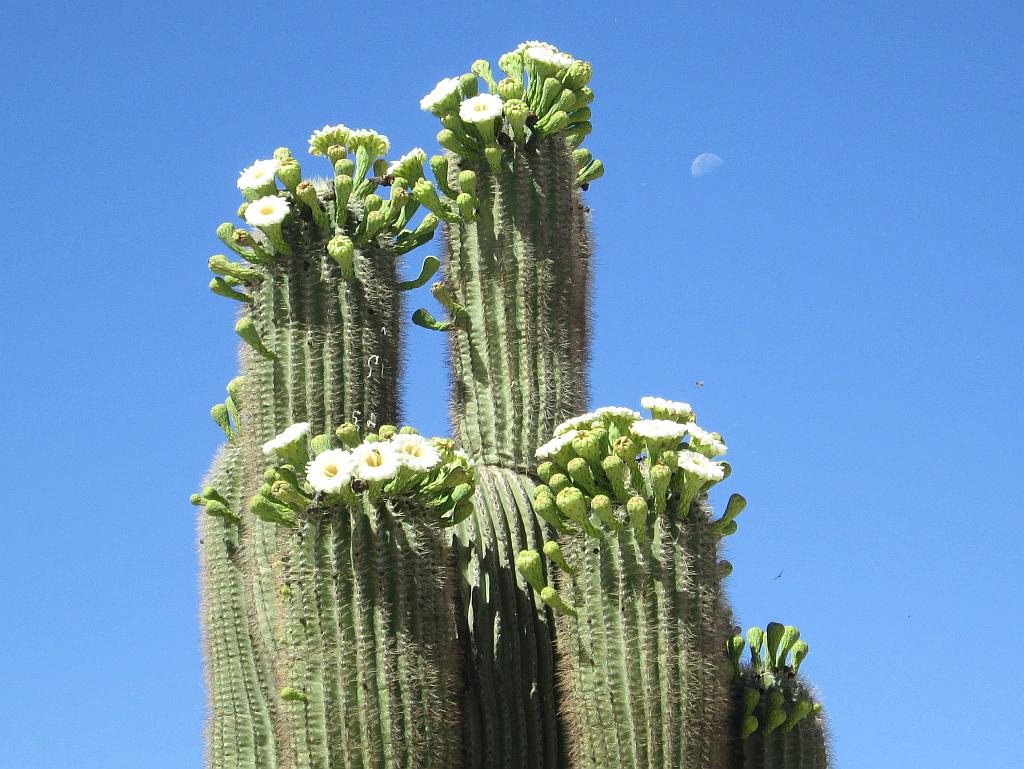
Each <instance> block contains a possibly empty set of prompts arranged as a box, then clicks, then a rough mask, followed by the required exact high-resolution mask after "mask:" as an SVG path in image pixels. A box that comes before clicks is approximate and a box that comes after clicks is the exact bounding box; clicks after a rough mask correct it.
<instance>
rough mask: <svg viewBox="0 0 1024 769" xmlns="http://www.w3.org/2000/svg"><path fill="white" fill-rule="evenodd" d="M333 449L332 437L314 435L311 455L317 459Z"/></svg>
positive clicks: (322, 434)
mask: <svg viewBox="0 0 1024 769" xmlns="http://www.w3.org/2000/svg"><path fill="white" fill-rule="evenodd" d="M331 447H332V444H331V437H330V436H329V435H327V434H325V433H321V434H320V435H314V436H313V438H312V439H311V440H310V442H309V453H310V454H311V455H312V456H314V457H315V456H317V455H318V454H323V453H324V452H325V451H327V449H329V448H331Z"/></svg>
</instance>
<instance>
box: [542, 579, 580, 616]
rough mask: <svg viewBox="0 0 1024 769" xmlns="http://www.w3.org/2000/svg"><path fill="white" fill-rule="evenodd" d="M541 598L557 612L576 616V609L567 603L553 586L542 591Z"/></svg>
mask: <svg viewBox="0 0 1024 769" xmlns="http://www.w3.org/2000/svg"><path fill="white" fill-rule="evenodd" d="M540 600H542V601H543V602H544V603H545V604H547V605H548V606H550V607H551V608H552V609H554V610H555V611H557V612H560V613H562V614H570V615H572V616H573V617H575V616H576V609H574V608H573V607H571V606H569V605H568V604H567V603H565V602H564V601H563V600H562V599H561V598H560V597H559V595H558V593H557V592H556V591H555V589H554V588H553V587H550V586H548V587H546V588H544V589H543V590H541V591H540Z"/></svg>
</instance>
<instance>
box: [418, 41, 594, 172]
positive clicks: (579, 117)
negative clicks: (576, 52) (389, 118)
mask: <svg viewBox="0 0 1024 769" xmlns="http://www.w3.org/2000/svg"><path fill="white" fill-rule="evenodd" d="M498 64H499V65H500V67H501V69H502V70H503V72H504V73H505V74H506V77H504V78H503V79H501V80H500V81H499V80H496V79H495V77H494V74H493V72H492V70H491V65H490V64H489V63H488V62H487V61H484V60H483V59H480V60H477V61H476V62H474V63H473V66H472V67H471V72H469V73H467V74H465V75H461V76H460V77H447V78H445V79H444V80H442V81H441V82H440V83H438V84H437V85H436V86H435V87H434V90H432V91H431V92H430V93H428V94H427V95H426V96H424V97H423V99H421V100H420V107H421V108H422V109H423V110H424V111H426V112H430V113H432V114H434V115H436V116H437V117H438V118H439V119H440V120H441V124H442V125H443V126H444V128H442V130H441V132H440V133H438V135H437V141H438V144H440V145H441V146H442V147H444V148H445V149H448V150H450V151H452V152H454V153H455V154H456V155H459V156H460V157H463V158H470V157H477V156H479V155H480V154H483V155H484V157H486V159H487V162H488V164H489V165H490V166H491V168H492V169H493V170H495V171H497V170H498V169H499V168H500V166H501V162H502V156H503V152H504V150H505V149H506V148H508V147H512V146H514V145H526V146H531V145H535V144H536V143H537V142H538V141H540V140H541V139H543V138H544V137H547V136H552V135H554V134H557V133H562V134H563V135H564V136H565V138H566V141H567V142H568V143H569V145H570V146H571V147H573V148H577V147H579V145H580V144H582V143H583V140H584V139H585V138H586V136H587V135H588V134H589V133H590V132H591V130H592V128H593V126H592V125H591V122H590V117H591V114H590V106H589V105H590V103H591V102H592V101H593V100H594V92H593V91H592V90H591V89H590V88H589V87H588V86H587V84H588V83H589V82H590V77H591V74H592V73H591V65H590V63H589V62H586V61H579V60H578V59H575V58H573V57H572V56H571V55H570V54H568V53H565V52H564V51H559V50H558V49H557V48H555V47H554V46H553V45H550V44H549V43H542V42H540V41H537V40H531V41H528V42H525V43H522V44H521V45H520V46H519V47H518V48H516V49H515V50H514V51H509V52H508V53H506V54H504V55H503V56H502V57H501V58H500V59H499V60H498ZM481 80H482V81H483V82H484V85H485V86H486V87H487V92H486V93H481V92H480V81H481ZM574 159H575V160H576V162H577V167H578V169H579V174H578V177H577V178H578V181H579V183H580V184H581V185H585V184H587V183H588V182H590V181H592V180H594V179H597V178H598V177H600V176H601V175H602V174H603V173H604V166H603V165H602V164H601V161H599V160H594V159H593V158H591V156H590V153H589V152H586V151H582V152H580V151H577V153H576V154H574Z"/></svg>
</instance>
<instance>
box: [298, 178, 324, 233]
mask: <svg viewBox="0 0 1024 769" xmlns="http://www.w3.org/2000/svg"><path fill="white" fill-rule="evenodd" d="M295 197H296V198H297V199H298V201H299V202H300V203H302V204H303V205H305V206H306V207H307V208H308V209H309V211H310V213H311V214H312V215H313V221H314V222H316V226H317V227H319V228H320V229H321V230H326V229H327V227H328V222H327V214H326V213H324V209H323V207H322V206H321V205H320V201H319V200H318V199H317V196H316V187H314V186H313V184H312V182H299V184H298V186H297V187H296V188H295Z"/></svg>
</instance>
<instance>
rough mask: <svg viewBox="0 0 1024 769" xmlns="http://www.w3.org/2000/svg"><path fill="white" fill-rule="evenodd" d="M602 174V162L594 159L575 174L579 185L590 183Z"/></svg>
mask: <svg viewBox="0 0 1024 769" xmlns="http://www.w3.org/2000/svg"><path fill="white" fill-rule="evenodd" d="M602 176H604V163H602V162H601V161H600V160H594V161H592V162H591V163H590V165H588V166H587V167H586V168H584V169H583V170H581V171H580V172H579V173H578V174H576V183H577V184H578V185H580V186H581V187H582V186H583V185H584V184H590V183H591V182H592V181H594V180H595V179H600V178H601V177H602Z"/></svg>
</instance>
